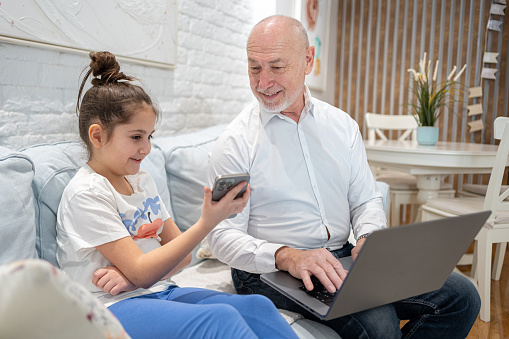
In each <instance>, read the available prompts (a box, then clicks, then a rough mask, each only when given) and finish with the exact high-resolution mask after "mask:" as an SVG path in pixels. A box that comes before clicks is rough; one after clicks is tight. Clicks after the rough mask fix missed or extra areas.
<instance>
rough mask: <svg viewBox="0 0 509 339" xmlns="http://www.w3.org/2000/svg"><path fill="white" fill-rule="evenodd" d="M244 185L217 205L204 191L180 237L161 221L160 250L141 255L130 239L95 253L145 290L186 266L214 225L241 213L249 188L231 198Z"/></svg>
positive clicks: (238, 186)
mask: <svg viewBox="0 0 509 339" xmlns="http://www.w3.org/2000/svg"><path fill="white" fill-rule="evenodd" d="M245 185H246V183H241V184H239V185H237V186H236V187H235V188H233V189H232V190H231V191H230V192H229V193H228V194H227V195H226V196H224V197H223V198H222V199H221V200H220V201H212V191H211V190H210V188H208V187H205V188H204V200H203V207H202V212H201V216H200V219H199V220H198V221H197V222H196V224H194V225H193V226H192V227H190V228H189V229H188V230H187V231H185V232H184V233H182V234H181V233H180V231H179V230H178V228H177V226H176V225H175V223H174V222H173V221H171V222H168V223H167V222H166V221H165V224H164V228H163V231H162V232H161V234H160V236H161V240H162V244H163V246H161V247H159V248H156V249H155V250H153V251H150V252H148V253H143V252H142V250H141V249H140V248H139V247H138V246H137V245H136V243H135V242H134V240H133V239H132V238H131V237H125V238H122V239H119V240H116V241H112V242H109V243H106V244H102V245H99V246H97V247H96V249H97V250H98V251H99V252H100V253H101V254H102V255H103V256H104V257H105V258H106V259H108V260H109V261H110V262H111V263H112V264H113V265H114V266H115V267H117V268H118V269H119V270H120V272H122V274H124V275H125V277H126V278H127V279H128V280H129V281H131V282H132V283H133V284H134V285H136V286H138V287H142V288H148V287H150V286H152V285H154V284H155V283H156V282H157V281H159V280H161V279H162V278H164V277H166V276H170V275H172V274H174V273H176V272H178V271H179V270H180V269H182V268H183V267H185V266H187V265H188V264H189V262H188V260H189V259H188V258H189V254H190V253H191V251H192V250H193V248H195V247H196V246H197V245H198V244H199V243H200V242H201V241H202V240H203V238H204V237H205V236H206V235H207V234H208V233H209V232H210V231H211V230H212V229H213V228H214V227H216V226H217V224H219V223H220V222H221V221H222V220H224V219H225V218H227V217H228V216H230V215H231V214H235V213H240V212H242V210H243V209H244V207H245V206H246V204H247V202H248V200H249V194H250V187H249V186H248V188H247V190H246V193H244V195H243V196H242V198H240V199H234V198H235V196H236V195H237V194H238V193H239V192H240V190H241V189H242V188H243V187H244V186H245ZM168 220H171V219H168ZM168 220H167V221H168ZM167 225H170V227H168V228H167V227H166V226H167Z"/></svg>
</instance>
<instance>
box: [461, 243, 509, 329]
mask: <svg viewBox="0 0 509 339" xmlns="http://www.w3.org/2000/svg"><path fill="white" fill-rule="evenodd" d="M493 252H494V251H493ZM458 268H459V269H460V271H462V272H463V273H465V274H470V266H458ZM487 338H489V339H497V338H500V339H503V338H509V252H506V255H505V260H504V267H503V268H502V275H501V277H500V280H499V281H495V280H492V281H491V321H490V322H488V323H486V322H484V321H481V319H479V317H477V320H476V321H475V324H474V326H473V327H472V330H471V331H470V334H469V335H468V337H467V339H487Z"/></svg>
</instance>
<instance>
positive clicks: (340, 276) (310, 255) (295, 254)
mask: <svg viewBox="0 0 509 339" xmlns="http://www.w3.org/2000/svg"><path fill="white" fill-rule="evenodd" d="M275 259H276V267H277V268H278V269H279V270H281V271H288V272H289V273H290V274H291V275H292V276H294V277H295V278H298V279H301V280H302V282H303V283H304V286H305V287H306V288H307V289H308V290H309V291H312V290H313V288H314V286H313V283H312V282H311V276H315V277H316V278H318V279H319V280H320V282H321V283H322V284H323V286H324V287H325V288H326V289H327V291H329V292H331V293H334V292H335V291H336V290H337V289H339V287H340V286H341V284H343V281H344V280H345V278H346V275H347V273H348V272H347V271H346V270H345V269H344V268H343V266H342V265H341V263H340V262H339V260H337V259H336V258H335V257H334V256H333V255H332V254H331V253H330V252H329V251H328V250H326V249H325V248H319V249H316V250H297V249H295V248H291V247H281V248H280V249H279V250H278V251H277V252H276V255H275Z"/></svg>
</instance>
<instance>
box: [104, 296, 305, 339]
mask: <svg viewBox="0 0 509 339" xmlns="http://www.w3.org/2000/svg"><path fill="white" fill-rule="evenodd" d="M109 310H110V311H111V312H112V313H113V314H114V315H115V316H116V317H117V318H118V320H119V321H120V323H122V326H123V327H124V329H125V330H126V332H127V333H128V334H129V335H130V336H131V337H132V338H133V339H138V338H148V339H154V338H179V339H181V338H200V339H201V338H221V339H223V338H297V335H296V334H295V332H294V331H293V330H292V328H291V327H290V325H288V323H287V322H286V320H285V319H284V318H283V317H282V316H281V314H280V313H279V311H278V310H277V309H276V307H275V306H274V304H273V303H272V301H270V300H269V299H268V298H266V297H264V296H261V295H256V294H254V295H237V294H229V293H224V292H217V291H212V290H207V289H201V288H187V287H177V286H170V287H169V288H168V289H167V290H166V291H163V292H159V293H153V294H149V295H143V296H139V297H134V298H130V299H126V300H122V301H119V302H117V303H115V304H113V305H112V306H110V307H109Z"/></svg>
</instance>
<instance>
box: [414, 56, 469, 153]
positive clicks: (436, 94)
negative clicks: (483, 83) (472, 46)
mask: <svg viewBox="0 0 509 339" xmlns="http://www.w3.org/2000/svg"><path fill="white" fill-rule="evenodd" d="M466 66H467V65H466V64H465V65H464V66H463V68H462V69H461V70H460V71H459V73H458V74H456V75H455V73H456V66H454V67H453V69H452V71H451V72H450V73H449V76H448V77H447V79H446V80H445V81H442V82H440V83H437V73H438V60H437V61H436V64H435V70H434V72H433V77H432V78H430V75H431V72H432V69H431V61H429V62H428V63H427V64H426V53H424V56H423V58H422V60H420V61H419V72H416V71H415V70H414V69H408V72H410V73H412V74H413V80H414V81H413V83H414V86H413V93H414V97H415V99H416V100H415V101H416V102H414V98H412V99H411V102H410V103H409V105H410V106H411V107H412V111H413V112H412V114H413V116H414V117H415V120H417V124H418V125H419V127H417V142H419V144H421V145H435V144H436V143H437V141H438V127H437V126H435V125H436V122H437V121H438V118H439V117H440V115H441V114H442V107H443V106H449V104H450V103H451V102H454V101H455V97H456V95H458V94H460V93H462V92H463V91H462V90H461V86H456V85H461V83H460V82H458V81H457V80H458V79H459V78H460V76H461V75H462V74H463V71H464V70H465V68H466ZM453 76H454V78H453Z"/></svg>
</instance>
